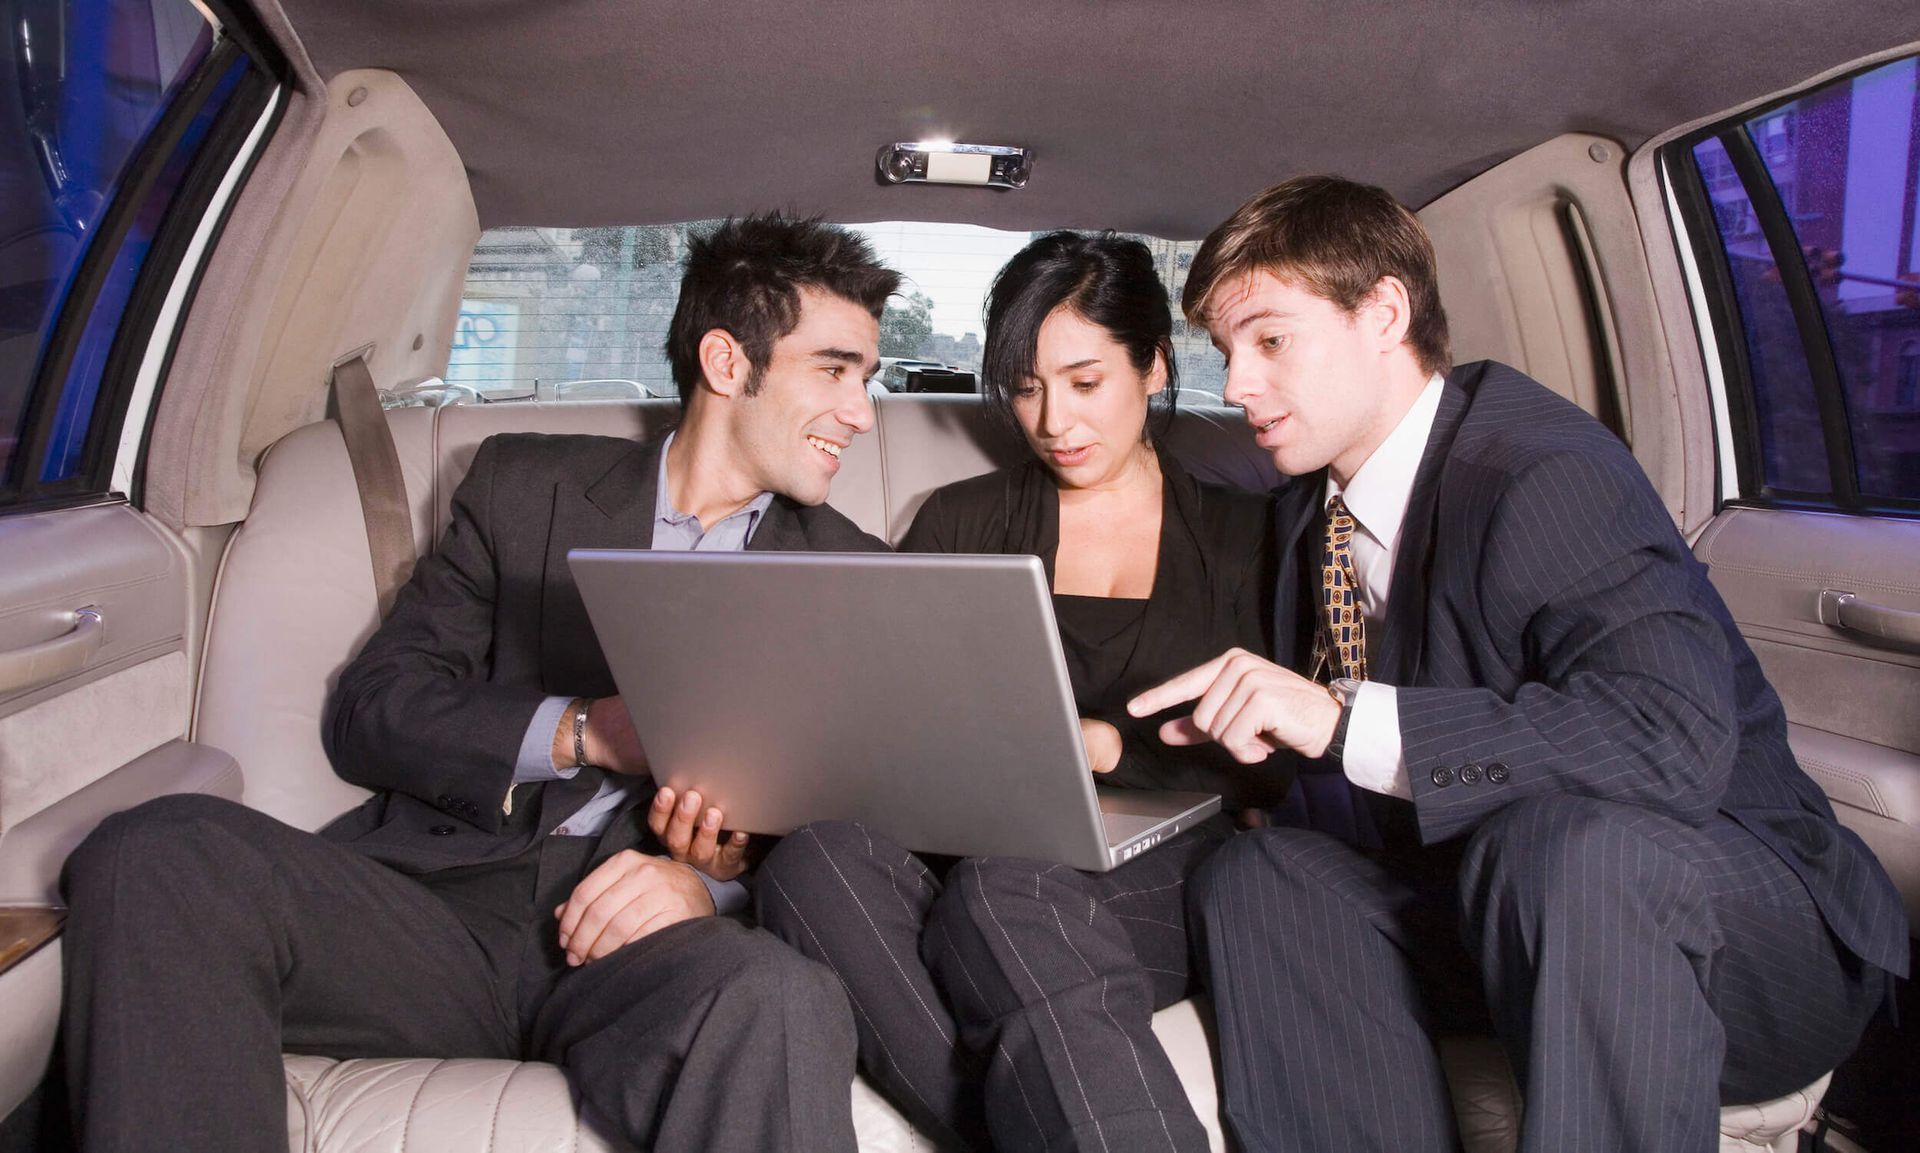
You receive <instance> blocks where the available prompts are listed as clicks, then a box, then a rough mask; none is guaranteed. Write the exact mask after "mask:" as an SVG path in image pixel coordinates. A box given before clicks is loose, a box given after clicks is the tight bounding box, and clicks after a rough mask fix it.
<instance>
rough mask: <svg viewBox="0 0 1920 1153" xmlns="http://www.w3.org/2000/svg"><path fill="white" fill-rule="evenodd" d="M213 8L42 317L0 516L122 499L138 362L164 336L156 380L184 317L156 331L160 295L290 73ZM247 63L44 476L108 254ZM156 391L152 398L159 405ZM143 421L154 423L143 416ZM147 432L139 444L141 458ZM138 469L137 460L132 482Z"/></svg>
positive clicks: (262, 43)
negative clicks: (118, 471)
mask: <svg viewBox="0 0 1920 1153" xmlns="http://www.w3.org/2000/svg"><path fill="white" fill-rule="evenodd" d="M208 7H209V8H210V10H211V11H212V12H213V14H214V18H215V21H216V24H215V25H214V35H215V38H214V42H213V45H212V47H211V48H210V49H209V51H208V53H207V56H206V59H204V60H202V61H201V62H200V64H199V65H198V66H197V67H196V68H195V69H194V71H193V73H192V74H191V76H189V77H188V79H187V80H186V82H185V83H184V85H183V86H182V87H181V89H180V91H179V93H178V94H177V95H176V97H175V98H174V99H173V100H172V101H171V102H170V103H169V104H168V105H167V107H166V109H165V110H164V111H163V112H162V114H161V116H160V118H159V120H158V121H156V122H155V124H154V126H153V129H152V130H151V131H150V132H149V133H148V134H147V138H146V139H145V140H143V141H142V142H141V143H140V146H139V148H138V149H137V150H136V151H135V152H134V154H133V156H132V157H131V158H130V159H129V162H128V164H127V167H126V170H125V172H124V173H123V174H122V176H121V179H120V181H119V184H118V186H117V187H116V188H115V191H114V196H113V199H112V201H111V203H110V204H109V205H108V206H107V210H106V212H105V213H104V214H103V215H102V217H101V220H100V224H99V227H98V228H97V229H96V230H95V233H94V236H93V238H92V240H91V241H89V242H88V244H87V248H86V252H85V255H84V256H82V258H81V261H80V264H79V267H78V268H76V269H75V270H74V274H73V279H72V282H71V284H70V286H69V287H68V290H67V293H66V297H65V299H64V300H63V301H62V302H61V306H60V312H59V315H58V316H57V317H55V319H54V322H53V324H52V325H51V326H50V327H49V328H48V332H47V337H46V340H45V343H44V344H43V345H42V347H41V349H40V352H39V358H38V360H37V362H36V365H35V368H34V370H33V374H32V376H31V377H30V378H29V379H28V381H27V401H26V406H25V410H24V412H23V415H22V419H21V437H20V440H19V443H18V445H17V447H16V449H15V451H14V455H13V459H12V460H11V461H10V462H9V463H8V465H7V471H6V472H5V473H4V474H0V517H12V516H21V515H31V514H34V513H42V512H47V511H51V510H55V509H62V508H73V507H82V506H88V505H96V504H110V503H119V502H122V501H126V500H127V499H128V497H129V494H127V493H121V492H116V491H114V490H113V489H112V483H111V482H112V479H113V472H114V465H115V458H116V456H117V455H118V452H117V450H118V449H119V446H120V441H121V436H122V434H123V432H124V431H125V428H126V422H127V420H128V419H129V416H130V413H129V407H130V402H131V401H132V398H133V393H134V388H135V382H136V380H137V377H138V375H139V367H140V363H141V361H142V359H143V358H144V357H145V356H146V354H147V351H148V349H149V347H150V345H151V343H152V341H153V340H154V339H155V338H156V337H159V336H162V335H164V337H165V339H166V340H167V342H168V343H167V349H166V353H165V356H164V358H163V361H162V367H161V380H162V382H164V380H165V372H166V369H167V367H169V366H170V364H171V361H172V358H173V353H174V348H175V345H176V344H177V343H178V339H179V327H180V326H179V324H178V323H176V324H175V326H174V329H173V331H171V332H168V333H165V334H160V333H158V332H156V327H157V324H158V321H159V319H160V317H161V314H162V313H163V311H164V310H165V303H166V298H167V295H168V292H169V290H170V289H171V288H172V286H173V284H174V281H175V279H176V278H177V277H178V275H179V273H180V271H181V267H180V266H181V261H182V259H183V258H184V257H185V255H186V254H187V252H188V251H189V250H190V249H191V247H192V243H193V237H194V234H195V233H196V232H197V231H198V230H199V228H200V227H201V225H202V223H203V222H204V220H205V218H206V214H207V211H208V208H209V207H210V205H211V204H212V203H213V200H214V197H215V195H216V194H217V192H218V190H219V187H220V185H221V182H222V181H223V180H224V179H225V177H226V175H227V174H228V172H229V171H230V170H231V169H232V167H233V165H234V163H235V162H236V160H238V159H240V153H241V150H242V148H244V147H245V145H246V142H247V139H248V137H249V136H250V135H252V133H253V131H254V129H255V128H256V126H258V124H259V123H260V120H261V117H262V116H263V114H265V113H266V112H267V110H268V107H269V104H270V102H272V101H273V97H274V94H275V92H276V91H277V90H279V89H280V88H281V86H282V84H283V82H284V79H285V76H286V62H285V59H284V57H283V56H282V55H281V54H280V53H279V52H278V51H276V50H274V49H273V48H272V44H271V41H270V40H268V39H267V38H266V37H265V35H264V34H263V33H262V30H261V29H260V27H259V26H258V25H257V23H256V22H255V20H254V17H253V16H252V14H251V13H249V12H246V11H245V10H240V9H235V8H233V7H232V6H231V5H230V4H228V3H224V2H220V0H215V2H214V3H212V4H210V5H208ZM243 63H244V64H245V65H246V67H245V69H244V71H243V72H242V74H241V75H240V77H239V79H238V81H237V83H236V84H235V87H234V89H233V91H232V92H231V94H230V95H229V96H228V97H227V99H226V102H225V104H224V106H223V107H222V108H221V109H220V111H219V112H218V114H217V118H216V119H215V120H214V122H213V123H212V124H211V125H210V126H209V127H208V128H207V130H206V132H207V134H206V137H205V139H204V140H203V141H202V142H201V144H200V146H199V149H198V151H197V152H196V153H195V155H194V156H193V157H192V158H191V160H190V162H189V165H188V167H187V170H186V172H185V173H184V174H183V175H182V176H181V179H180V185H179V187H178V188H177V189H176V190H175V192H174V195H173V198H172V200H171V202H170V203H169V204H168V205H167V207H166V211H165V214H164V216H163V217H162V218H161V220H160V223H159V224H158V226H157V227H156V228H155V230H154V233H153V238H152V240H151V242H150V244H149V247H148V250H147V253H146V256H145V257H144V258H143V260H142V263H141V266H140V270H139V272H138V273H137V274H136V276H135V280H134V283H133V286H132V289H131V292H130V293H129V295H128V298H127V302H126V306H125V308H124V309H123V311H122V313H121V316H120V320H119V323H118V324H117V325H116V326H115V329H114V333H113V340H112V343H111V344H110V345H109V346H108V352H107V356H106V358H105V360H104V361H103V362H102V364H101V370H100V382H99V387H98V390H97V392H96V394H95V396H94V399H93V408H92V414H91V416H90V417H89V419H88V422H87V428H86V438H85V441H84V443H83V446H82V449H81V456H80V464H79V467H78V468H77V469H76V470H75V472H74V474H73V475H72V476H69V477H66V478H63V479H59V480H53V481H47V480H43V479H41V478H42V473H43V472H44V470H45V468H46V463H47V454H48V450H49V444H50V441H51V439H52V436H53V433H54V429H55V425H56V424H57V423H58V417H59V412H60V401H61V397H62V396H63V394H64V393H65V391H66V388H67V385H68V383H69V382H68V380H67V377H68V375H69V374H70V372H71V371H72V368H73V361H74V358H75V356H76V355H77V354H78V352H79V349H80V344H81V340H82V338H83V336H84V334H85V332H86V328H87V323H88V321H89V319H90V318H91V316H92V313H93V310H94V307H95V305H96V303H97V302H98V300H99V297H100V293H101V291H102V289H103V288H104V287H105V286H106V285H107V283H108V278H109V275H110V273H111V271H112V269H113V266H114V263H115V262H116V260H117V259H118V258H119V257H120V255H121V253H122V250H123V246H124V245H125V243H126V240H127V236H128V234H129V233H130V232H131V230H132V229H133V226H134V224H135V222H136V220H137V218H138V216H139V213H140V211H141V209H142V208H143V207H144V205H145V203H146V201H147V198H148V197H149V195H150V194H151V193H152V191H153V187H154V184H155V183H156V182H157V181H158V180H159V178H160V176H161V174H162V172H163V170H164V169H165V167H166V164H167V162H168V160H170V159H171V158H172V157H173V155H174V153H175V151H176V150H177V149H178V148H179V146H180V143H181V141H182V139H183V138H184V137H185V136H186V134H187V132H188V131H189V129H190V128H191V127H192V126H193V124H194V122H195V121H196V119H198V118H199V116H200V115H201V114H202V112H204V111H205V109H206V107H207V105H208V103H209V101H211V100H212V99H213V97H214V95H215V94H216V93H217V92H218V90H219V89H220V87H221V85H222V83H223V81H225V80H226V79H227V77H228V74H229V73H230V72H231V71H232V70H233V69H234V67H235V66H236V65H240V64H243ZM286 103H287V102H286V101H284V100H282V101H279V102H278V103H277V105H276V106H275V107H274V112H273V116H272V118H271V120H270V121H269V122H268V124H267V129H266V134H264V135H263V136H262V137H261V140H262V143H263V144H264V142H265V140H266V139H267V136H270V135H271V133H272V132H273V131H274V130H275V129H276V128H277V127H278V124H279V120H280V117H281V116H282V115H284V114H285V109H286ZM262 151H264V149H263V148H256V149H255V150H254V152H253V154H252V155H251V156H249V157H248V158H247V159H246V169H245V170H243V171H242V173H241V180H242V182H244V180H245V179H246V176H247V175H248V173H249V172H250V171H251V167H252V165H253V164H254V163H255V162H257V160H258V158H259V156H260V154H261V152H262ZM235 199H237V198H233V197H230V198H229V199H228V200H227V202H226V204H225V205H224V206H223V208H222V209H221V213H220V218H219V219H218V220H217V221H215V224H214V229H213V232H212V234H211V236H210V237H209V241H208V244H207V245H206V248H205V250H204V251H203V253H202V257H201V267H200V268H197V269H195V270H194V271H193V276H192V280H191V281H190V283H189V284H188V286H187V292H186V296H185V298H184V299H183V301H182V304H181V308H180V311H179V313H178V316H181V317H184V316H185V315H187V312H188V311H189V310H190V308H191V306H192V301H193V297H194V295H195V293H196V292H197V291H198V288H199V284H200V279H201V274H202V272H203V271H204V268H205V263H206V257H207V255H208V254H210V253H211V252H212V250H213V246H214V244H216V243H217V242H218V239H219V235H220V232H221V231H222V230H223V229H224V227H225V224H226V219H227V217H228V215H229V214H230V213H231V211H232V208H233V204H234V201H235ZM159 398H160V390H159V389H156V390H155V391H154V394H153V395H152V397H150V398H149V400H148V403H149V405H153V404H157V403H158V402H159ZM149 431H150V426H149ZM146 448H147V437H146V436H145V435H143V437H142V440H141V446H140V453H141V457H142V458H143V460H144V457H145V453H146ZM141 471H142V470H141V468H139V467H138V465H136V468H135V470H134V477H135V487H136V488H137V487H138V485H139V478H140V473H141Z"/></svg>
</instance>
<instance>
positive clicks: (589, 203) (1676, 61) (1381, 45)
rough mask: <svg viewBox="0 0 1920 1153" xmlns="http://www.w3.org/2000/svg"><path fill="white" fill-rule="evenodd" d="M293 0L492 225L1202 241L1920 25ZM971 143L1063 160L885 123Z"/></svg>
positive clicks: (1492, 2)
mask: <svg viewBox="0 0 1920 1153" xmlns="http://www.w3.org/2000/svg"><path fill="white" fill-rule="evenodd" d="M272 3H273V0H259V5H260V6H263V7H264V6H267V5H270V4H272ZM281 7H282V9H283V11H284V14H285V17H286V19H287V22H288V23H289V24H290V25H291V26H292V28H293V29H294V32H295V34H296V35H297V36H298V38H299V40H300V44H299V45H298V46H291V45H290V46H289V47H295V48H296V52H297V49H298V48H304V49H305V52H306V54H307V55H308V57H309V58H310V59H311V60H312V62H313V64H314V66H315V68H316V69H317V70H318V72H319V74H320V76H321V78H322V79H323V80H324V79H331V78H332V77H333V76H334V75H336V74H337V73H339V72H342V71H345V70H348V69H353V68H363V67H372V68H386V69H391V70H392V71H394V72H397V73H398V74H400V76H402V77H403V78H405V80H406V81H407V82H408V84H410V85H411V86H412V87H413V89H414V90H415V91H416V92H417V93H418V94H419V95H420V97H421V99H423V100H424V101H425V102H426V104H427V106H428V107H429V108H430V109H432V111H433V112H434V114H435V115H436V116H437V117H438V118H439V120H440V123H441V125H442V126H443V127H444V128H445V130H446V132H447V134H448V136H449V137H450V138H451V139H452V141H453V143H454V145H455V147H456V148H457V149H458V150H459V153H460V155H461V157H462V159H463V160H464V162H465V164H466V167H467V172H468V176H469V179H470V182H471V184H472V188H473V195H474V199H475V202H476V204H477V206H478V208H479V214H480V221H481V224H482V225H483V226H484V227H496V226H501V225H513V224H537V225H566V226H583V225H594V224H643V223H661V222H670V221H679V220H692V219H701V218H708V217H714V216H719V215H724V214H728V213H739V212H750V211H756V210H762V209H766V208H770V207H786V208H790V209H794V210H798V211H802V212H809V213H813V212H818V213H822V214H825V215H827V216H830V217H833V218H836V219H840V220H846V221H861V220H880V219H919V220H957V221H971V222H974V223H979V224H986V225H992V226H995V227H1000V228H1010V229H1028V228H1036V227H1047V226H1074V227H1094V226H1104V227H1114V228H1120V229H1123V230H1128V231H1140V232H1148V233H1154V234H1158V235H1161V236H1167V237H1174V238H1187V237H1194V236H1199V235H1201V234H1203V233H1205V232H1206V230H1207V229H1208V228H1209V227H1211V226H1212V225H1213V224H1214V223H1216V222H1217V221H1219V220H1220V219H1221V218H1222V217H1223V216H1225V215H1226V213H1227V212H1229V211H1230V210H1231V209H1232V208H1233V207H1234V206H1235V205H1236V204H1238V203H1239V202H1240V201H1242V200H1244V199H1245V198H1246V197H1247V196H1248V195H1250V194H1252V193H1253V192H1255V191H1257V190H1259V189H1260V188H1262V187H1265V186H1266V185H1268V184H1271V183H1273V182H1275V181H1277V180H1279V179H1283V178H1285V177H1287V176H1290V175H1294V174H1298V173H1303V172H1339V173H1342V174H1345V175H1348V176H1352V177H1355V178H1358V179H1361V180H1366V181H1370V182H1374V183H1378V184H1382V185H1385V186H1386V187H1387V188H1388V189H1390V190H1391V191H1393V192H1394V193H1395V194H1396V195H1398V196H1399V197H1400V198H1401V199H1402V200H1404V201H1406V202H1408V203H1410V204H1414V205H1421V204H1424V203H1426V202H1427V201H1429V200H1431V199H1432V198H1434V197H1435V196H1437V195H1439V194H1440V193H1442V192H1445V191H1446V190H1448V189H1449V188H1452V187H1453V186H1455V185H1457V184H1459V183H1461V182H1462V181H1465V180H1467V179H1469V178H1471V177H1473V176H1474V175H1476V174H1478V173H1480V172H1482V171H1484V170H1485V169H1487V168H1489V167H1491V166H1493V165H1495V164H1497V163H1499V162H1500V161H1501V160H1503V159H1505V158H1507V157H1509V156H1512V155H1514V154H1515V153H1518V152H1520V151H1523V150H1525V149H1526V148H1528V147H1530V146H1532V145H1534V144H1537V143H1539V142H1541V141H1543V140H1546V139H1549V138H1551V137H1553V136H1556V135H1559V134H1560V133H1563V132H1568V131H1585V132H1595V133H1599V134H1602V135H1605V136H1609V137H1612V138H1614V139H1616V140H1619V141H1620V142H1622V143H1623V144H1625V145H1627V146H1628V147H1629V148H1632V147H1635V146H1637V145H1638V144H1639V143H1641V142H1642V141H1644V140H1645V139H1647V138H1648V137H1650V136H1652V135H1654V134H1656V133H1658V132H1661V131H1663V130H1665V129H1667V128H1670V127H1672V126H1674V125H1676V124H1680V123H1683V122H1686V121H1689V120H1692V119H1696V118H1698V117H1702V116H1706V115H1709V114H1711V113H1714V112H1716V111H1718V110H1720V109H1724V108H1728V107H1731V106H1733V105H1736V104H1739V103H1741V102H1743V101H1746V100H1750V99H1753V98H1756V97H1759V96H1763V95H1765V94H1767V93H1769V92H1773V91H1777V90H1779V89H1782V88H1785V87H1787V86H1789V85H1792V84H1794V83H1796V82H1798V81H1800V80H1803V79H1805V78H1807V77H1809V76H1811V75H1814V74H1816V73H1818V72H1821V71H1824V70H1826V69H1829V68H1832V67H1835V66H1838V65H1841V64H1844V63H1846V62H1848V61H1850V60H1853V59H1856V58H1858V57H1861V56H1864V55H1867V54H1869V53H1871V52H1875V51H1878V50H1882V49H1886V48H1890V47H1893V46H1895V45H1898V44H1901V43H1904V42H1907V41H1909V40H1913V39H1915V38H1917V37H1920V5H1917V4H1915V3H1914V0H1847V2H1846V3H1845V4H1838V3H1808V2H1807V0H1666V2H1664V3H1632V2H1624V0H1606V2H1601V0H1562V2H1550V0H1426V2H1419V0H1401V2H1398V3H1380V2H1375V0H1346V2H1342V3H1328V2H1325V0H1321V2H1318V3H1304V2H1301V0H1284V2H1279V3H1252V2H1246V0H1186V2H1168V0H1160V2H1157V3H1144V2H1141V0H973V2H970V3H931V2H927V0H918V2H916V0H812V2H808V3H793V2H789V3H766V2H763V0H703V2H701V3H692V4H687V3H668V2H664V0H652V2H642V0H521V2H512V0H281ZM268 23H269V25H270V26H279V25H280V22H279V21H277V20H269V21H268ZM940 137H945V138H951V139H956V140H963V141H968V142H973V143H988V144H1016V145H1024V146H1027V147H1029V148H1031V149H1032V150H1033V152H1034V156H1035V163H1034V169H1033V176H1032V179H1031V181H1030V183H1029V184H1028V186H1027V187H1026V188H1024V189H1020V190H1017V191H1010V192H999V191H989V190H985V189H975V188H952V187H934V186H926V185H903V186H883V185H881V184H879V183H878V182H877V181H876V180H875V178H874V155H875V152H876V151H877V149H878V148H879V147H880V146H881V145H883V144H885V143H888V142H891V141H895V140H916V139H929V138H940Z"/></svg>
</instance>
